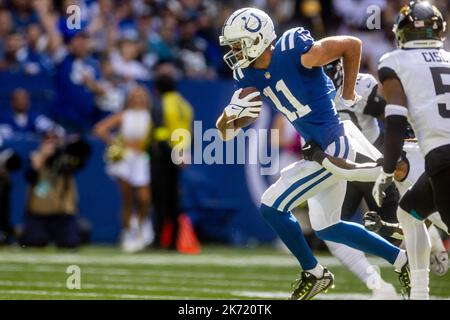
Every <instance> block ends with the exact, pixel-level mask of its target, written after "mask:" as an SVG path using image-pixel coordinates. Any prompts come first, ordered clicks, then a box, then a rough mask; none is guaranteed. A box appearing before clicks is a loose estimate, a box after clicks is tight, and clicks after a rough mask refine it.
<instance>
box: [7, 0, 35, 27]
mask: <svg viewBox="0 0 450 320" xmlns="http://www.w3.org/2000/svg"><path fill="white" fill-rule="evenodd" d="M11 4H12V10H11V12H12V18H13V21H14V26H15V27H16V29H17V30H23V31H24V30H25V29H26V28H27V27H28V26H29V25H30V24H32V23H36V22H37V21H38V20H37V16H36V13H35V12H34V11H33V8H32V5H31V1H29V0H12V1H11Z"/></svg>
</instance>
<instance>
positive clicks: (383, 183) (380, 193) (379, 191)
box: [372, 171, 394, 208]
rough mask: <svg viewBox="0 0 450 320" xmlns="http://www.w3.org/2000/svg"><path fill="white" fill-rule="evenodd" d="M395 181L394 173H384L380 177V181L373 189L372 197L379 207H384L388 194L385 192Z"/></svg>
mask: <svg viewBox="0 0 450 320" xmlns="http://www.w3.org/2000/svg"><path fill="white" fill-rule="evenodd" d="M393 181H394V173H386V172H384V171H382V172H381V174H380V175H379V176H378V179H377V180H376V181H375V185H374V186H373V189H372V195H373V198H374V199H375V202H376V203H377V205H378V206H379V207H380V208H381V206H382V205H383V200H384V197H386V193H385V192H384V191H385V190H386V189H387V188H388V187H389V186H390V185H391V183H392V182H393Z"/></svg>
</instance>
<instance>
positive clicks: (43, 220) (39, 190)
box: [20, 132, 90, 248]
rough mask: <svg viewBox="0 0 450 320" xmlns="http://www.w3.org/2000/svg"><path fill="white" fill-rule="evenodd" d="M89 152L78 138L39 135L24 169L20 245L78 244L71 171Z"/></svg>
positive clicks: (73, 245)
mask: <svg viewBox="0 0 450 320" xmlns="http://www.w3.org/2000/svg"><path fill="white" fill-rule="evenodd" d="M89 153H90V148H89V145H88V144H86V143H85V142H84V141H82V140H79V139H78V138H77V139H75V140H73V141H70V140H69V141H66V142H64V140H63V139H62V138H61V137H59V136H58V135H56V134H54V133H52V132H47V133H46V134H45V135H44V136H43V138H42V142H41V144H40V146H39V148H38V149H37V150H36V151H34V152H32V153H31V156H30V164H29V168H28V169H27V171H26V179H27V181H28V183H29V189H28V195H27V204H26V215H25V222H24V229H23V233H22V236H21V239H20V243H21V245H24V246H32V247H42V246H46V245H48V244H49V243H50V242H54V243H55V245H56V246H57V247H63V248H75V247H77V246H78V245H79V243H80V237H79V233H78V228H77V220H76V214H77V212H78V207H77V191H76V182H75V178H74V174H75V172H76V171H78V170H79V169H81V168H82V167H83V166H84V164H85V162H86V160H87V158H88V156H89Z"/></svg>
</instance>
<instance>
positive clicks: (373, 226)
mask: <svg viewBox="0 0 450 320" xmlns="http://www.w3.org/2000/svg"><path fill="white" fill-rule="evenodd" d="M363 221H364V227H365V228H366V229H367V230H369V231H373V232H378V231H380V229H381V227H382V223H381V217H380V215H379V214H378V213H377V212H375V211H367V212H366V213H365V214H364V217H363Z"/></svg>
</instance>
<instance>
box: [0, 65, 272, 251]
mask: <svg viewBox="0 0 450 320" xmlns="http://www.w3.org/2000/svg"><path fill="white" fill-rule="evenodd" d="M0 83H1V84H2V86H1V88H0V111H3V110H5V109H6V108H8V107H9V93H10V92H11V91H12V90H13V89H14V88H16V87H19V86H20V87H24V88H26V89H28V90H29V91H30V92H31V97H32V108H33V110H35V111H43V112H45V110H46V109H47V107H48V105H49V104H50V103H51V101H52V99H53V98H54V95H55V92H54V90H53V86H52V78H51V77H49V76H45V75H41V76H32V77H30V76H23V75H20V74H10V73H0ZM149 86H151V84H149ZM179 89H180V91H181V93H182V94H183V95H184V96H185V97H186V98H187V99H188V100H189V101H190V103H191V104H192V106H193V107H194V110H195V120H200V121H202V126H203V129H204V130H205V129H207V128H212V127H214V124H215V120H216V118H217V116H218V115H219V114H220V112H221V110H222V108H223V106H224V105H226V103H227V102H228V100H229V98H230V94H231V93H232V92H233V85H232V82H229V81H183V82H181V83H180V85H179ZM88 140H89V142H90V144H91V146H92V148H93V154H92V157H91V158H90V160H89V162H88V165H87V167H86V168H84V169H83V170H82V171H80V172H79V173H78V174H77V181H78V192H79V208H80V216H81V217H83V218H85V219H86V220H87V221H89V222H90V224H91V225H92V237H91V239H92V242H95V243H114V242H116V241H117V239H118V237H119V233H120V212H119V210H120V195H119V193H118V188H117V186H116V184H115V183H114V181H113V180H112V179H111V178H110V177H109V176H107V175H106V174H105V164H104V161H103V152H104V144H103V143H102V142H101V141H99V140H98V139H96V138H94V137H88ZM205 144H207V142H206V143H205ZM205 144H204V145H205ZM204 145H203V146H204ZM5 146H11V147H12V148H14V149H15V150H16V151H17V152H19V153H20V154H21V155H22V156H24V157H25V156H27V155H28V154H29V152H30V151H31V150H33V149H34V148H36V146H37V141H36V140H35V139H17V138H13V139H11V140H8V141H6V142H5ZM247 176H248V168H246V166H245V165H237V164H234V165H219V164H213V165H206V164H192V165H190V166H187V167H186V168H185V169H184V171H183V176H182V182H183V183H182V195H183V196H182V198H183V200H182V202H183V208H184V211H185V212H186V213H188V214H189V216H190V217H191V219H192V221H193V222H194V224H195V226H196V228H197V229H198V231H199V233H200V235H201V236H202V238H204V239H205V240H211V241H216V242H222V243H229V244H232V245H256V244H258V243H267V242H271V241H273V240H274V239H275V234H274V233H273V231H272V230H271V229H270V227H269V226H268V225H267V224H266V223H265V222H264V221H263V219H262V218H261V216H260V215H259V213H258V207H257V206H258V204H257V197H255V190H252V188H250V187H249V185H250V183H247V181H248V179H247ZM12 180H13V192H12V212H11V214H12V222H13V224H14V225H20V224H21V222H22V220H23V214H24V207H25V196H26V185H25V181H24V178H23V171H19V172H17V173H14V174H13V176H12ZM259 188H262V186H259ZM258 192H259V194H260V193H261V191H260V190H259V191H257V192H256V194H258Z"/></svg>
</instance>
